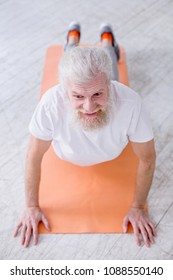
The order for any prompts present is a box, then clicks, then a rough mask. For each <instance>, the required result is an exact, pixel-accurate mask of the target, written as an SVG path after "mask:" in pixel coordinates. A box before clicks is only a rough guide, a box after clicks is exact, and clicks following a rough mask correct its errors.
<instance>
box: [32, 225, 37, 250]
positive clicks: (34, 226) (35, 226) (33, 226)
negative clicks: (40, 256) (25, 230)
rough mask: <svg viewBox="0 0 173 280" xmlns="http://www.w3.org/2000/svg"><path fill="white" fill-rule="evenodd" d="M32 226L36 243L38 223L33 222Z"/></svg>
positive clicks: (35, 242)
mask: <svg viewBox="0 0 173 280" xmlns="http://www.w3.org/2000/svg"><path fill="white" fill-rule="evenodd" d="M32 228H33V238H34V245H36V244H37V243H38V224H37V223H33V224H32Z"/></svg>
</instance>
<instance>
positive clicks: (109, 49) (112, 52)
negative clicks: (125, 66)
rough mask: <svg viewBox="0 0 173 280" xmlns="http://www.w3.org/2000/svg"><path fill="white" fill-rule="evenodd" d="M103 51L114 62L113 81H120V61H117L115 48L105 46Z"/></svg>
mask: <svg viewBox="0 0 173 280" xmlns="http://www.w3.org/2000/svg"><path fill="white" fill-rule="evenodd" d="M103 49H104V50H105V51H106V53H107V54H108V55H109V57H110V58H111V60H112V80H116V81H118V80H119V75H118V61H117V56H116V53H115V50H114V47H112V46H105V47H103Z"/></svg>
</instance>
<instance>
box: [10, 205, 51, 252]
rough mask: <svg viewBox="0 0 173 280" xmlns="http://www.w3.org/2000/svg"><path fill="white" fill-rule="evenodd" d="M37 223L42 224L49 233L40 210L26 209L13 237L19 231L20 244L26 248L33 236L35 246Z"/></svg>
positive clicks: (47, 224)
mask: <svg viewBox="0 0 173 280" xmlns="http://www.w3.org/2000/svg"><path fill="white" fill-rule="evenodd" d="M39 222H43V224H44V226H45V228H46V229H47V230H48V231H50V227H49V223H48V220H47V219H46V217H45V216H44V214H43V212H42V211H41V209H40V208H39V207H27V208H26V210H25V212H24V215H23V217H22V219H21V221H20V223H19V224H18V225H17V227H16V230H15V232H14V237H16V236H17V234H18V232H19V230H20V229H21V244H22V245H24V247H27V246H28V245H29V242H30V240H31V236H32V234H33V238H34V245H36V244H37V243H38V224H39Z"/></svg>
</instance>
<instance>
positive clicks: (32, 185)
mask: <svg viewBox="0 0 173 280" xmlns="http://www.w3.org/2000/svg"><path fill="white" fill-rule="evenodd" d="M50 144H51V141H43V140H40V139H37V138H35V137H33V136H31V137H30V142H29V148H28V152H27V157H26V171H25V195H26V209H25V212H24V215H23V218H22V219H21V221H20V223H19V224H18V226H17V228H16V230H15V233H14V236H17V234H18V231H19V229H20V228H21V243H22V244H23V245H24V246H25V247H27V246H28V244H29V242H30V238H31V234H32V232H33V236H34V244H36V243H37V241H38V224H39V222H40V221H42V222H43V223H44V225H45V227H46V228H47V229H48V230H49V224H48V221H47V219H46V217H45V216H44V214H43V213H42V211H41V209H40V208H39V201H38V193H39V184H40V176H41V162H42V158H43V155H44V154H45V152H46V151H47V150H48V148H49V147H50Z"/></svg>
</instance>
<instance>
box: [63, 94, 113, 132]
mask: <svg viewBox="0 0 173 280" xmlns="http://www.w3.org/2000/svg"><path fill="white" fill-rule="evenodd" d="M66 106H67V112H68V120H69V125H70V126H71V127H73V128H78V129H81V130H83V131H98V130H100V129H102V128H104V127H105V126H106V125H107V124H108V123H109V121H110V114H111V111H112V102H111V99H110V96H108V101H107V103H106V105H105V106H99V107H98V108H100V110H99V111H98V116H96V117H94V118H92V117H88V118H87V117H81V115H80V112H78V110H75V109H73V107H72V105H71V104H70V101H69V99H68V100H67V103H66ZM79 111H80V110H79Z"/></svg>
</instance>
